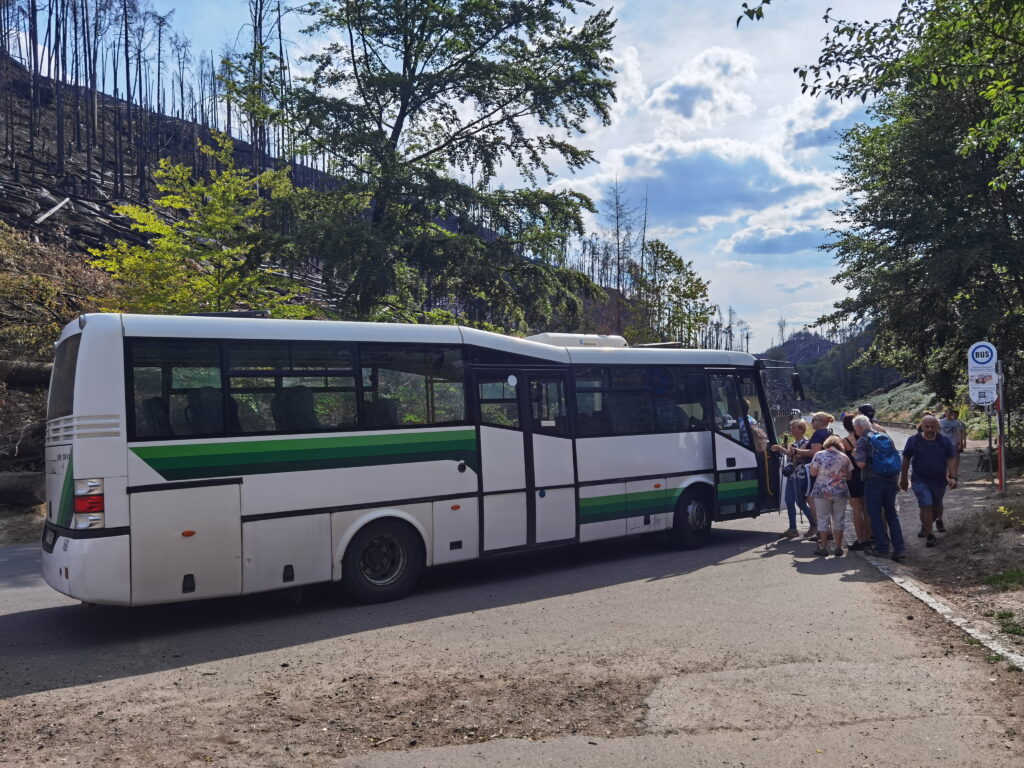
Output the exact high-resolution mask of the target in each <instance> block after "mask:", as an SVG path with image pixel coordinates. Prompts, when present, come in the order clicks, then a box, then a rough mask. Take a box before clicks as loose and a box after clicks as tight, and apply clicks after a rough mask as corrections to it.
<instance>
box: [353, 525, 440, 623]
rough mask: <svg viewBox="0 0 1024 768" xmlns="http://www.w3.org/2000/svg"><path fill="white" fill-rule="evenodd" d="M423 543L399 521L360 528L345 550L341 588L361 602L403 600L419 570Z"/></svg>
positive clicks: (421, 564) (422, 558) (410, 528)
mask: <svg viewBox="0 0 1024 768" xmlns="http://www.w3.org/2000/svg"><path fill="white" fill-rule="evenodd" d="M423 563H424V553H423V542H422V541H420V537H419V534H417V533H416V531H415V530H413V528H412V527H411V526H409V525H408V524H407V523H404V522H402V521H400V520H393V519H391V520H389V519H383V520H374V521H373V522H371V523H368V524H367V525H365V526H363V527H362V528H361V529H360V530H359V532H358V533H356V535H355V536H353V537H352V541H351V542H349V545H348V548H347V549H346V550H345V557H344V558H343V559H342V561H341V586H342V588H343V589H344V591H345V593H346V594H348V595H349V597H351V598H353V599H354V600H358V601H359V602H361V603H383V602H387V601H388V600H397V599H398V598H400V597H404V596H405V595H407V594H408V593H409V591H410V590H411V589H412V588H413V587H414V586H415V585H416V582H417V581H418V580H419V577H420V573H422V571H423Z"/></svg>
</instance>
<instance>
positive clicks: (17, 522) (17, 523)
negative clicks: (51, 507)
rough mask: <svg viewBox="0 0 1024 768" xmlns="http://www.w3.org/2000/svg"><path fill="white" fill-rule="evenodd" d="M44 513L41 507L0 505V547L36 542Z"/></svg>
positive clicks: (39, 534) (44, 520) (41, 527)
mask: <svg viewBox="0 0 1024 768" xmlns="http://www.w3.org/2000/svg"><path fill="white" fill-rule="evenodd" d="M45 522H46V515H45V514H44V512H43V507H42V506H38V507H28V508H26V507H5V506H0V547H6V546H11V545H14V544H38V543H39V539H40V537H41V536H42V535H43V523H45Z"/></svg>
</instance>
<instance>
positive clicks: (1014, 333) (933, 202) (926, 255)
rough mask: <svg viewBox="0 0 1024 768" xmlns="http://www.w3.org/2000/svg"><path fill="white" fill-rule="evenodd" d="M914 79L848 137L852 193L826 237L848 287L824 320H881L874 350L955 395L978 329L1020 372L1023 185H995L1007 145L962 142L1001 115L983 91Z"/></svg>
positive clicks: (1016, 389) (847, 183)
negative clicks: (971, 147) (968, 148)
mask: <svg viewBox="0 0 1024 768" xmlns="http://www.w3.org/2000/svg"><path fill="white" fill-rule="evenodd" d="M914 82H916V83H918V84H916V85H913V86H910V87H907V88H906V89H904V90H901V91H898V92H894V93H892V94H888V95H885V96H883V97H882V98H881V99H880V100H879V102H878V103H877V105H876V106H875V107H874V108H873V109H872V116H873V118H874V119H875V121H876V124H875V125H861V126H858V127H856V128H854V129H853V130H851V131H850V132H849V133H848V134H847V135H846V137H845V140H844V142H843V148H842V153H841V155H840V160H841V161H842V163H843V165H844V174H843V177H842V186H843V188H844V189H845V190H846V191H847V192H848V193H849V199H848V200H847V202H846V205H845V206H844V208H843V210H842V211H841V212H840V215H841V221H842V226H841V227H840V228H839V229H838V230H837V231H836V232H835V233H834V234H835V240H834V242H833V243H832V244H831V245H830V246H828V247H829V248H830V249H831V250H832V251H833V252H834V253H835V255H836V257H837V260H838V262H839V266H840V272H839V274H838V276H837V278H836V280H837V282H841V283H842V284H843V285H844V287H846V288H847V289H848V291H849V295H848V297H847V298H845V299H844V300H842V301H841V302H839V303H838V305H837V309H836V311H835V312H834V313H833V314H832V315H831V316H830V317H828V318H825V320H826V321H829V322H836V323H842V322H846V321H849V320H851V319H853V320H872V321H873V322H874V324H875V325H874V327H875V331H876V337H875V340H874V343H873V344H872V347H871V357H872V358H873V360H874V361H876V362H879V363H882V364H885V365H891V366H892V367H895V368H897V369H899V370H901V371H903V372H904V373H909V374H915V375H919V376H921V377H923V378H924V379H925V380H926V381H927V382H928V384H929V386H930V388H931V389H932V390H933V391H934V392H936V393H937V394H938V395H940V396H941V397H942V398H944V399H950V398H952V397H953V396H954V394H955V388H956V386H957V385H958V384H960V383H961V382H962V380H963V379H962V377H963V366H964V362H965V355H966V351H967V348H968V347H969V346H970V344H971V343H972V342H974V341H977V340H979V339H982V338H987V339H988V340H989V341H992V342H993V343H995V344H996V345H997V347H998V348H999V349H1000V354H1001V356H1002V357H1003V360H1004V363H1005V364H1006V365H1007V366H1008V367H1009V369H1010V371H1011V372H1012V371H1021V370H1024V364H1022V362H1024V360H1022V351H1021V344H1020V341H1019V333H1020V332H1019V328H1020V324H1021V320H1022V319H1024V259H1022V258H1021V255H1020V252H1021V229H1020V222H1021V221H1024V187H1022V186H1021V185H1019V184H1017V185H1007V186H1006V187H1005V188H1000V187H994V186H992V185H991V184H990V183H989V182H990V180H991V179H992V178H993V176H994V174H996V173H998V170H999V168H1000V167H1001V164H1002V163H1003V162H1004V160H1005V154H1003V153H1001V152H999V151H988V150H985V149H977V150H975V151H972V152H971V153H969V154H967V155H964V154H962V153H960V152H959V151H958V148H959V147H960V146H961V145H962V142H963V140H964V138H965V137H966V136H967V135H968V134H969V132H970V131H971V130H972V127H973V126H976V125H978V124H979V123H980V122H981V121H983V120H984V119H986V116H988V115H991V114H992V107H991V104H990V103H989V102H988V101H987V100H986V99H985V98H984V97H982V96H980V95H978V94H977V93H976V92H975V90H974V89H972V88H969V87H966V86H965V87H961V88H959V89H957V90H950V89H948V88H946V87H944V86H942V85H938V84H937V85H931V84H928V83H925V84H920V81H919V80H914ZM1019 378H1020V377H1019V376H1011V377H1008V384H1009V385H1010V391H1009V392H1008V395H1009V397H1010V399H1011V402H1016V403H1019V402H1020V396H1021V395H1022V394H1024V386H1021V382H1020V381H1019Z"/></svg>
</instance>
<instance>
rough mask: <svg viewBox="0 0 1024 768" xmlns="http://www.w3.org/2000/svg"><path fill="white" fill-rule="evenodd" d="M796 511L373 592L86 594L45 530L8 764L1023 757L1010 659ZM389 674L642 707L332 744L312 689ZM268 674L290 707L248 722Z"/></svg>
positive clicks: (10, 668)
mask: <svg viewBox="0 0 1024 768" xmlns="http://www.w3.org/2000/svg"><path fill="white" fill-rule="evenodd" d="M784 521H785V517H784V515H783V516H779V515H774V514H772V515H765V516H763V517H762V518H760V519H758V520H748V521H741V522H738V523H731V524H728V525H725V526H720V527H718V528H717V529H716V532H715V535H714V537H713V539H712V541H711V543H710V544H709V545H708V546H707V547H705V548H704V549H702V550H699V551H696V552H683V553H680V552H673V551H669V550H666V549H665V548H664V547H662V546H661V545H660V544H659V543H658V542H655V541H653V540H646V541H645V540H643V539H644V538H647V537H640V540H638V541H630V542H625V543H617V544H608V543H604V544H598V545H594V546H586V547H580V548H577V549H574V550H569V551H563V552H547V553H539V554H534V555H530V556H525V557H515V558H508V559H504V560H500V561H492V562H490V563H485V564H478V563H474V564H468V565H462V566H453V567H447V568H444V569H438V570H436V571H434V572H432V573H430V574H428V576H427V577H426V578H425V580H424V583H423V585H422V587H421V589H420V590H419V592H417V593H416V594H414V595H413V596H412V597H410V598H407V599H405V600H403V601H399V602H397V603H392V604H388V605H380V606H355V605H346V604H342V603H336V602H326V601H314V602H313V604H312V605H302V606H298V605H294V604H291V603H289V602H287V601H285V600H282V599H281V598H280V597H277V596H267V597H255V598H243V599H232V600H218V601H209V602H205V603H201V604H183V605H175V606H166V607H155V608H145V609H135V610H127V609H111V608H103V607H83V606H80V605H77V604H76V603H74V601H71V600H69V599H67V598H64V597H63V596H61V595H59V594H58V593H56V592H54V591H52V590H50V589H49V588H48V587H47V586H46V585H45V584H43V582H42V581H41V579H40V577H39V576H38V552H37V549H36V548H35V547H8V548H3V549H0V765H5V766H6V765H10V766H15V765H17V766H23V765H56V764H74V763H75V762H76V761H81V764H82V765H92V764H97V763H99V762H105V763H113V762H117V761H120V764H122V765H134V764H147V765H169V766H170V765H175V766H178V765H201V764H207V765H208V764H216V765H226V766H227V765H239V766H241V765H245V766H253V765H317V766H319V765H332V766H333V765H344V766H409V767H410V768H413V767H414V766H415V767H419V766H438V767H440V766H461V765H484V764H486V765H495V766H506V765H509V766H510V765H516V766H538V765H558V766H560V768H567V767H568V766H588V767H590V766H622V765H626V764H632V763H636V764H644V765H655V766H672V768H678V767H679V766H723V765H727V766H739V765H745V766H776V765H777V766H788V765H807V766H822V767H823V768H824V767H825V766H827V767H828V768H834V767H835V766H851V767H856V768H861V767H862V766H899V768H910V767H911V766H922V767H923V766H928V768H933V767H934V766H937V765H938V766H957V768H961V767H962V766H979V767H980V766H984V767H985V768H1001V767H1002V766H1006V767H1007V768H1021V766H1024V759H1022V757H1021V756H1022V754H1024V751H1022V746H1024V744H1022V739H1021V736H1020V735H1019V732H1020V730H1021V725H1020V722H1019V719H1018V717H1017V716H1018V715H1019V713H1020V711H1021V706H1020V695H1019V694H1017V700H1016V701H1012V700H1011V699H1010V698H1009V696H1010V695H1011V694H1010V693H1009V691H1011V690H1013V687H1012V686H1011V685H1010V684H1009V683H1008V682H1007V681H1008V679H1009V678H1011V677H1012V675H1013V674H1014V673H1010V672H1006V671H1005V670H1003V669H1002V667H1001V665H1000V666H997V665H991V664H988V663H986V661H985V657H984V653H982V652H980V651H979V650H978V649H977V648H975V647H972V646H969V645H967V644H966V643H965V642H964V638H963V636H962V635H960V634H958V633H957V632H955V631H952V630H950V629H949V628H948V625H946V624H945V623H944V622H942V621H940V620H939V619H938V618H937V617H935V616H934V615H933V614H931V613H930V611H928V610H927V609H926V608H925V607H924V606H923V605H921V604H920V603H918V602H916V601H915V600H913V599H912V598H911V597H909V596H908V595H906V594H905V593H903V592H902V591H901V590H899V589H898V588H896V587H895V586H894V585H893V584H891V583H890V582H888V581H887V580H885V579H883V578H882V577H881V576H880V575H879V574H878V573H877V572H876V571H875V570H874V569H873V568H872V567H870V566H869V565H868V564H867V563H866V562H865V561H864V560H862V559H860V558H859V557H845V558H829V559H828V560H823V559H821V558H816V557H814V556H813V554H811V551H812V549H813V547H812V546H811V545H810V544H809V543H807V542H800V541H795V542H794V541H779V540H778V538H777V535H776V534H777V532H778V531H780V530H781V529H782V528H783V527H784ZM1018 674H1019V673H1018ZM201 675H202V677H201ZM373 675H376V676H378V677H380V678H381V679H382V680H385V681H390V680H395V681H396V683H398V684H400V685H402V686H404V685H406V684H407V683H408V684H411V682H410V681H417V683H418V684H419V685H423V686H424V687H425V688H427V689H429V688H430V687H431V686H433V685H437V686H442V685H445V684H447V683H448V682H449V681H451V680H452V679H459V680H467V681H475V680H477V678H479V679H480V680H481V681H483V680H488V681H490V680H499V679H500V680H505V681H508V680H513V681H518V682H517V683H516V684H517V685H518V686H519V690H521V691H525V692H526V693H527V694H530V695H528V696H526V699H525V700H528V701H530V702H533V703H531V704H529V706H531V707H534V708H535V709H536V708H540V709H539V711H538V712H535V713H533V714H534V715H537V716H538V717H539V718H540V722H544V716H545V715H546V717H548V718H551V717H555V716H557V714H558V713H557V712H556V711H555V709H554V708H553V709H552V711H551V712H550V713H548V712H547V711H546V710H544V709H543V708H544V707H546V706H548V705H547V704H545V703H544V699H543V697H542V696H540V697H538V696H534V695H533V694H535V693H536V691H532V693H531V689H530V686H531V685H532V686H534V687H535V688H543V686H546V685H549V684H550V681H553V680H558V679H564V678H565V677H566V676H567V675H568V676H569V677H570V678H576V677H578V679H579V680H580V681H588V684H589V683H594V685H598V684H600V683H601V681H602V680H610V679H615V680H618V681H620V682H621V681H636V688H637V690H643V692H644V694H643V695H644V696H645V702H646V707H647V709H646V715H645V716H644V717H643V718H641V719H640V720H639V721H638V722H637V724H636V725H635V727H634V726H632V725H631V726H630V728H629V729H627V731H628V732H625V733H623V735H621V737H618V738H606V737H605V736H604V732H603V731H602V732H601V733H597V734H594V733H590V734H588V733H587V732H586V731H585V729H584V731H583V732H581V733H578V734H576V735H568V734H567V735H564V736H563V735H557V734H552V735H548V736H545V737H544V738H541V739H537V740H531V739H526V738H501V737H499V738H496V739H494V740H491V741H488V742H486V743H480V744H459V743H455V742H458V741H462V738H461V737H460V738H458V739H456V738H452V739H450V740H449V743H448V744H447V745H445V744H442V745H441V746H435V747H429V748H427V747H422V746H410V745H411V744H412V742H408V743H407V742H406V741H405V740H404V738H403V739H402V740H400V741H394V742H391V743H390V744H389V745H388V746H387V747H386V749H387V750H390V751H385V748H382V749H380V750H375V749H372V748H370V747H368V746H364V747H362V748H360V749H354V750H353V749H347V750H345V751H342V752H337V751H334V752H332V751H331V743H340V741H337V742H327V741H325V738H326V737H327V736H328V735H330V734H329V731H330V729H335V728H338V727H339V726H338V725H336V722H337V718H338V717H339V716H341V717H344V712H342V713H338V712H333V713H328V712H326V711H321V709H320V707H321V705H320V704H316V705H311V704H310V701H311V700H313V699H315V700H316V701H318V702H319V701H326V699H323V698H317V697H318V696H319V693H318V692H320V691H324V690H334V691H338V690H342V689H344V687H345V686H346V685H351V681H352V680H353V679H354V677H355V676H358V677H359V679H361V680H362V679H366V677H367V676H373ZM370 679H371V680H372V679H373V678H372V677H370ZM190 681H191V682H190ZM189 686H192V687H189ZM267 689H273V690H275V691H278V692H279V695H278V698H276V699H275V701H276V702H278V703H277V705H276V707H277V709H278V710H280V711H281V712H283V713H289V712H290V713H294V714H290V715H289V716H290V717H291V718H292V720H293V721H294V722H289V721H288V720H284V721H283V722H286V723H288V727H285V726H284V725H281V726H279V727H278V726H275V727H268V728H264V729H263V730H262V731H261V730H260V729H259V728H255V727H254V728H252V729H251V730H250V729H248V724H250V723H255V722H258V721H259V718H260V717H261V715H260V712H265V711H266V709H265V708H264V709H262V710H261V709H259V708H258V705H259V704H260V702H261V701H262V699H261V697H264V696H265V695H266V690H267ZM1017 690H1019V687H1018V688H1017ZM314 694H316V696H314ZM424 695H426V694H424ZM531 696H532V698H531ZM133 702H134V703H135V704H133ZM538 702H539V703H538ZM446 706H447V705H446ZM451 706H456V705H455V704H452V705H451ZM458 706H464V707H467V708H468V709H467V711H464V712H462V713H461V716H462V717H464V718H465V719H466V720H467V721H471V720H474V719H477V720H478V721H481V722H483V721H484V720H483V719H482V718H485V717H486V713H485V712H477V711H474V708H475V707H476V706H477V703H476V700H474V701H473V702H466V703H465V704H459V705H458ZM482 706H484V705H482V704H481V707H482ZM552 706H553V705H552ZM602 706H611V707H613V708H614V706H615V702H614V701H612V702H611V703H610V704H609V703H608V702H605V704H602ZM122 708H124V709H122ZM282 708H284V709H282ZM287 708H290V709H287ZM1014 708H1016V709H1014ZM104 711H105V712H107V713H112V712H122V711H125V712H134V721H133V724H132V725H128V726H127V727H124V723H119V724H118V726H116V729H115V730H110V729H108V728H105V727H104V726H103V725H102V723H101V721H99V720H97V719H96V718H97V717H99V716H100V715H98V714H96V713H97V712H99V713H102V712H104ZM446 712H447V711H445V712H440V711H439V714H440V715H441V716H442V717H447V714H446ZM613 714H614V712H613ZM329 715H330V719H329ZM31 717H36V718H39V717H43V719H41V720H29V719H27V718H31ZM435 717H436V716H435ZM125 719H127V718H125ZM399 719H401V716H400V717H399ZM197 721H198V722H197ZM395 722H396V723H397V720H396V721H395ZM549 722H550V721H549ZM38 724H45V726H44V725H38ZM292 725H294V728H292V727H291V726H292ZM389 727H392V725H391V724H389V723H388V722H382V723H380V724H379V728H377V727H375V731H374V732H376V733H378V734H386V733H388V728H389ZM395 727H397V726H395ZM110 728H115V726H111V727H110ZM240 733H245V734H246V738H245V739H244V740H242V741H239V734H240ZM40 734H42V735H40ZM233 735H234V738H230V739H229V738H228V737H231V736H233ZM30 738H31V739H37V740H38V739H42V740H43V741H41V742H40V743H41V744H45V745H46V749H45V751H39V752H36V751H31V750H34V749H35V747H32V746H31V745H29V746H26V745H25V742H26V741H27V740H29V739H30ZM5 739H6V741H5ZM363 743H364V744H365V742H363ZM435 743H438V742H436V741H435ZM186 745H187V747H186ZM225 745H232V746H225ZM399 746H400V748H397V749H393V748H395V747H399ZM39 749H40V750H42V746H40V747H39ZM302 752H306V753H307V754H306V755H305V756H304V757H301V758H300V757H299V755H300V754H302ZM204 755H205V757H204Z"/></svg>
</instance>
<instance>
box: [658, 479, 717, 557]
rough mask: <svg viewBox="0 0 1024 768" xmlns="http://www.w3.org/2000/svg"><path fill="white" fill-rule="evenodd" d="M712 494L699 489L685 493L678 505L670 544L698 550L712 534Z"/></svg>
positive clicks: (669, 534)
mask: <svg viewBox="0 0 1024 768" xmlns="http://www.w3.org/2000/svg"><path fill="white" fill-rule="evenodd" d="M711 516H712V502H711V494H710V493H709V492H708V491H706V490H702V489H699V488H691V489H690V490H688V491H686V492H684V493H683V495H682V498H680V499H679V503H678V504H676V512H675V516H674V517H673V519H672V529H671V530H670V531H669V532H668V537H669V543H671V544H672V546H674V547H676V548H677V549H697V548H698V547H700V546H703V545H704V542H706V541H707V540H708V536H709V535H710V534H711Z"/></svg>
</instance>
